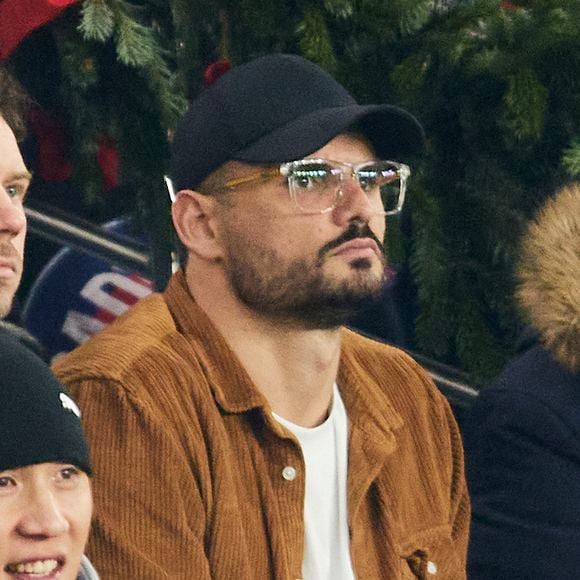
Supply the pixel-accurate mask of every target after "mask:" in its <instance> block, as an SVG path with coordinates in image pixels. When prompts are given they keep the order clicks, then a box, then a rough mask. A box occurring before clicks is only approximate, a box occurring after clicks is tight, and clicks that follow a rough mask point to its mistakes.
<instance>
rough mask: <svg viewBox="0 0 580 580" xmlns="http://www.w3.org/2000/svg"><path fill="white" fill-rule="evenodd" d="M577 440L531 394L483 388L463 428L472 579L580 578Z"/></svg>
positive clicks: (543, 404)
mask: <svg viewBox="0 0 580 580" xmlns="http://www.w3.org/2000/svg"><path fill="white" fill-rule="evenodd" d="M577 437H578V434H577V433H576V432H575V431H574V430H573V429H571V428H570V427H569V426H568V425H567V424H566V423H565V422H564V421H563V420H562V418H561V417H560V415H559V414H558V413H557V412H556V411H555V410H554V409H553V408H551V407H550V406H549V405H547V404H546V402H544V401H542V400H538V399H537V398H534V397H533V396H532V395H530V394H529V393H527V392H521V391H513V390H512V391H510V390H495V389H492V390H490V391H488V392H486V391H484V392H483V393H482V395H481V396H480V400H479V401H478V402H477V403H476V405H475V407H474V409H473V411H472V415H471V417H470V419H469V421H468V423H467V425H466V429H465V443H466V453H467V468H468V469H467V473H468V479H469V485H470V491H471V495H472V503H473V523H472V533H471V542H470V547H469V566H468V570H469V572H470V575H469V578H473V579H474V580H492V579H493V580H504V579H506V580H507V579H510V580H513V579H514V578H526V579H528V580H546V579H548V578H558V580H568V579H570V580H572V579H577V578H578V570H580V516H579V513H580V512H579V506H580V484H579V482H580V457H579V455H578V445H577V442H576V441H577Z"/></svg>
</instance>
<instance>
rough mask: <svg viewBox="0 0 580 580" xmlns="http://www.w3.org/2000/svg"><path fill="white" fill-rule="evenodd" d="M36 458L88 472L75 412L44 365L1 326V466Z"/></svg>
mask: <svg viewBox="0 0 580 580" xmlns="http://www.w3.org/2000/svg"><path fill="white" fill-rule="evenodd" d="M38 463H70V464H72V465H75V466H76V467H79V468H80V469H82V470H83V471H85V472H86V473H88V474H89V475H90V474H91V466H90V461H89V451H88V447H87V442H86V439H85V435H84V432H83V428H82V425H81V420H80V411H79V409H78V407H77V405H76V404H75V402H74V401H73V400H72V399H71V397H70V396H69V395H68V393H67V392H66V391H65V389H64V387H63V386H62V385H61V384H60V382H59V381H58V380H57V379H56V377H55V376H54V375H53V374H52V372H51V370H50V368H49V367H48V365H47V364H46V363H45V362H43V361H42V360H41V359H40V358H39V357H38V356H36V355H35V354H34V353H33V352H31V351H30V350H29V349H28V348H26V347H25V346H23V345H22V344H20V343H19V342H18V341H17V340H16V339H14V338H13V337H12V336H10V335H9V334H8V333H6V332H4V331H0V471H3V470H6V469H16V468H19V467H26V466H28V465H35V464H38Z"/></svg>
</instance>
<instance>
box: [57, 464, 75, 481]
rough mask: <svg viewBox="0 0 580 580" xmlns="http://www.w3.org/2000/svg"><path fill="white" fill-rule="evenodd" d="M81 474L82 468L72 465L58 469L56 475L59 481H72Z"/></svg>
mask: <svg viewBox="0 0 580 580" xmlns="http://www.w3.org/2000/svg"><path fill="white" fill-rule="evenodd" d="M80 474H81V472H80V470H79V469H77V468H76V467H74V466H72V465H68V466H67V467H63V468H62V469H59V470H58V473H57V475H56V480H57V481H59V482H70V481H74V480H75V479H76V478H77V477H78V476H79V475H80Z"/></svg>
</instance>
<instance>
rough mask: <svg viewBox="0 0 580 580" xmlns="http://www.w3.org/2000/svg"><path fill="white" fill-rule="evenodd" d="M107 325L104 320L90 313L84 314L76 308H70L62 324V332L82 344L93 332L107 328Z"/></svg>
mask: <svg viewBox="0 0 580 580" xmlns="http://www.w3.org/2000/svg"><path fill="white" fill-rule="evenodd" d="M105 326H106V325H105V323H104V322H101V321H100V320H97V319H96V318H93V317H92V316H89V315H88V314H83V313H82V312H77V311H76V310H69V311H68V312H67V315H66V318H65V321H64V324H63V325H62V333H63V334H64V335H65V336H68V337H69V338H70V339H72V340H74V341H75V342H76V343H77V344H82V343H83V342H85V341H86V340H88V339H89V338H90V337H91V336H92V335H93V334H95V333H96V332H99V330H102V329H103V328H105Z"/></svg>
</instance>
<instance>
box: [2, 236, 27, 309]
mask: <svg viewBox="0 0 580 580" xmlns="http://www.w3.org/2000/svg"><path fill="white" fill-rule="evenodd" d="M0 258H6V259H8V260H10V262H13V263H14V265H15V266H16V275H15V277H11V278H9V279H4V278H1V277H0V319H2V318H4V317H5V316H6V315H7V314H8V313H9V312H10V310H11V309H12V301H13V300H14V294H15V293H16V290H17V288H18V284H19V282H20V276H21V275H22V258H21V257H20V255H19V254H18V252H17V251H16V249H15V248H14V246H13V245H12V244H11V243H10V242H4V243H0Z"/></svg>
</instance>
